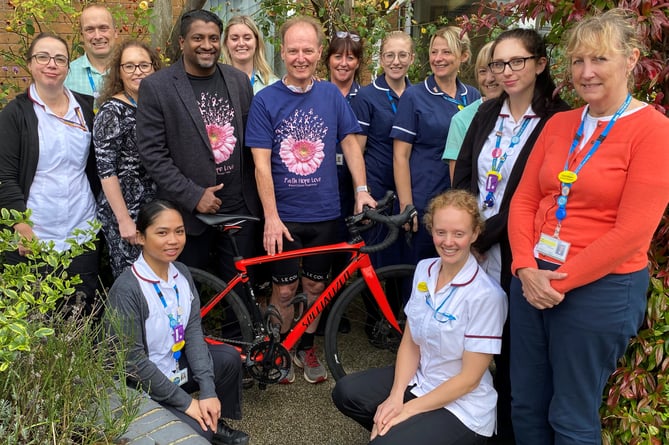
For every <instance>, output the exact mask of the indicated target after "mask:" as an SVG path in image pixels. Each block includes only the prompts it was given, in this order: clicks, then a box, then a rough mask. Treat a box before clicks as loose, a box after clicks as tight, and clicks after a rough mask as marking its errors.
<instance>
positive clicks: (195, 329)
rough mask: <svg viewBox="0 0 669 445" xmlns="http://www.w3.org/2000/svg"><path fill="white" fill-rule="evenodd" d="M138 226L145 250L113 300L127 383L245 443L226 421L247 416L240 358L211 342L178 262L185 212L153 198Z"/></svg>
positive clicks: (205, 429) (216, 436)
mask: <svg viewBox="0 0 669 445" xmlns="http://www.w3.org/2000/svg"><path fill="white" fill-rule="evenodd" d="M136 226H137V238H138V240H139V243H140V244H141V246H142V253H141V255H140V256H139V258H138V259H137V261H135V262H134V263H133V265H132V267H130V268H129V269H127V270H126V271H125V272H123V273H122V274H121V275H120V276H119V277H118V279H117V280H116V282H115V283H114V285H113V286H112V288H111V289H110V291H109V300H108V306H109V308H108V314H109V316H108V322H109V325H110V327H111V329H112V331H115V332H116V334H117V337H118V338H119V340H120V342H121V344H122V345H123V346H124V347H125V348H126V349H127V364H126V370H127V373H128V382H129V384H132V385H135V386H137V387H139V388H140V389H142V390H144V391H146V392H147V394H148V395H149V396H150V397H151V398H152V399H153V400H155V401H156V402H158V403H160V404H161V405H162V406H164V407H165V408H167V409H168V410H170V411H171V412H173V413H174V414H175V415H176V416H177V417H179V418H180V419H182V420H183V421H184V422H186V423H187V424H188V425H190V426H191V427H192V428H193V430H194V431H196V432H197V433H198V434H200V435H201V436H203V437H205V438H206V439H207V440H209V441H213V443H221V444H234V445H245V444H247V443H248V441H249V436H248V435H247V434H246V433H243V432H241V431H236V430H233V429H232V428H230V427H229V426H228V425H227V424H226V423H225V422H224V421H223V420H222V417H225V418H232V419H239V418H241V382H242V380H241V379H242V365H241V359H240V357H239V354H238V353H237V352H236V351H235V349H234V348H232V347H231V346H228V345H216V346H211V345H207V343H205V341H204V336H203V334H202V326H201V319H200V302H199V297H198V295H197V291H196V290H195V286H194V284H193V279H192V277H191V275H190V273H189V271H188V268H187V267H186V266H185V265H183V264H181V263H178V262H175V260H176V259H177V257H178V256H179V254H180V253H181V251H182V250H183V247H184V244H185V240H186V232H185V229H184V223H183V220H182V218H181V214H180V213H179V211H178V210H177V209H176V207H175V206H174V205H173V204H172V203H169V202H166V201H153V202H150V203H148V204H146V205H144V207H142V209H141V210H140V212H139V215H138V217H137V223H136ZM198 390H199V396H198V398H197V399H196V398H193V397H192V396H191V393H193V392H195V391H198Z"/></svg>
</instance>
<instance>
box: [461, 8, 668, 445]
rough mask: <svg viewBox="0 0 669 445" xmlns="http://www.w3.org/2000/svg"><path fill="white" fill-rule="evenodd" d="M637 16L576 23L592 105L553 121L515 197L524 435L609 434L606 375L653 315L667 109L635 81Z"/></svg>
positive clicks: (572, 61) (598, 439) (512, 219)
mask: <svg viewBox="0 0 669 445" xmlns="http://www.w3.org/2000/svg"><path fill="white" fill-rule="evenodd" d="M637 23H639V22H638V20H637V17H636V16H629V15H627V14H626V13H625V12H624V11H622V10H619V9H613V10H610V11H607V12H606V13H603V14H598V15H595V16H592V17H587V18H585V19H583V20H582V21H580V22H579V23H577V24H575V26H574V28H572V31H571V33H570V34H569V37H568V40H567V44H566V48H565V56H566V59H567V62H568V64H569V67H570V70H571V80H572V83H573V85H574V89H575V90H576V93H577V94H578V95H579V96H580V98H581V99H582V100H583V101H584V102H585V103H586V105H585V106H584V107H580V108H578V109H576V110H573V111H569V112H565V113H559V114H556V115H555V116H553V118H552V119H550V120H549V121H548V123H546V126H545V127H544V129H543V131H542V132H541V135H539V138H538V139H537V142H536V144H534V148H533V150H532V153H531V155H530V157H529V159H528V161H527V166H526V168H525V172H524V174H523V178H522V180H521V181H520V184H519V185H518V189H517V190H516V193H515V194H514V197H513V201H512V202H511V211H510V213H509V227H512V228H513V230H512V231H511V232H510V233H509V238H510V241H511V248H512V251H513V266H512V267H513V269H512V270H513V272H514V274H515V276H516V277H517V278H513V281H512V283H511V302H510V309H511V386H512V389H513V402H512V405H513V411H512V416H513V429H514V432H515V434H516V441H517V443H518V444H548V445H552V444H567V443H569V444H576V443H578V444H592V445H594V444H601V443H602V436H601V421H600V416H599V409H600V407H601V404H602V393H603V391H604V386H605V385H606V382H607V380H608V379H609V377H610V375H611V373H612V372H613V371H614V370H615V368H616V366H617V362H618V359H619V358H620V357H621V356H622V355H623V354H624V353H625V349H626V348H627V345H628V343H629V339H630V338H631V337H633V336H634V335H636V333H637V331H638V329H639V327H640V326H641V323H642V321H643V318H644V313H645V310H646V304H647V297H646V292H647V289H648V281H649V277H648V246H649V244H650V240H651V238H652V237H653V233H654V232H655V229H656V227H657V224H658V222H659V221H660V219H661V218H662V215H663V214H664V212H665V210H666V207H667V202H668V201H669V175H667V174H666V173H665V172H667V171H669V156H668V155H667V140H669V121H668V120H667V118H666V116H664V115H663V114H662V113H659V112H658V111H657V110H655V109H654V108H653V107H652V106H649V105H648V104H647V103H644V102H641V101H640V100H637V99H635V98H633V97H632V96H631V94H630V87H631V86H632V85H633V80H634V76H633V73H634V70H635V67H636V66H637V63H638V62H639V58H640V56H641V54H642V53H643V50H642V45H641V42H640V41H639V37H640V36H641V30H638V29H636V24H637ZM644 96H645V93H644ZM458 162H459V161H458Z"/></svg>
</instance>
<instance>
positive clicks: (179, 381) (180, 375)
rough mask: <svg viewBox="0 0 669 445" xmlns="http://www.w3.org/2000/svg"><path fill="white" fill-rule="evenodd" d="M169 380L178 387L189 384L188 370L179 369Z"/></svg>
mask: <svg viewBox="0 0 669 445" xmlns="http://www.w3.org/2000/svg"><path fill="white" fill-rule="evenodd" d="M169 379H170V380H171V381H172V383H174V384H175V385H177V386H181V385H183V384H184V383H186V382H188V368H184V369H177V370H176V371H174V372H172V374H170V376H169Z"/></svg>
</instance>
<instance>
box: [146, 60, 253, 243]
mask: <svg viewBox="0 0 669 445" xmlns="http://www.w3.org/2000/svg"><path fill="white" fill-rule="evenodd" d="M217 69H218V72H219V73H220V74H221V76H222V77H223V81H224V82H225V84H226V86H227V89H228V94H229V96H230V104H231V106H232V107H233V109H234V112H235V121H234V125H235V127H236V128H237V133H238V135H239V137H240V138H241V140H240V143H241V146H242V156H241V158H242V166H241V170H242V181H243V184H242V190H243V197H244V201H245V203H246V206H247V207H248V209H249V211H250V212H251V213H252V214H253V215H254V216H260V215H261V207H260V200H259V198H258V191H257V188H256V183H255V166H254V164H253V158H252V156H251V153H250V152H251V150H249V149H247V148H246V147H245V146H244V139H243V138H244V130H245V126H246V118H247V116H248V113H249V108H250V106H251V100H252V99H253V90H252V89H251V84H250V82H249V79H248V77H247V76H246V74H244V73H242V72H241V71H239V70H238V69H236V68H233V67H232V66H229V65H223V64H218V65H217ZM137 147H138V150H139V156H140V159H141V161H142V163H143V164H144V166H145V167H146V170H147V171H148V173H149V174H150V175H151V177H152V178H153V180H154V181H155V182H156V184H157V185H158V198H161V199H167V200H170V201H172V202H175V203H177V204H178V205H179V207H180V208H181V212H182V215H183V218H184V224H185V226H186V233H188V234H189V235H199V234H201V233H202V232H204V230H205V228H206V226H205V225H204V224H203V223H202V222H200V221H199V220H198V219H197V218H195V212H196V210H195V208H196V207H197V203H198V202H199V201H200V198H201V197H202V195H203V194H204V190H205V188H207V187H211V186H214V185H216V164H215V162H214V155H213V153H212V150H211V145H210V144H209V137H208V136H207V130H206V128H205V124H204V121H203V120H202V117H201V115H200V111H199V108H198V104H197V100H196V98H195V95H194V93H193V88H192V87H191V84H190V81H189V80H188V76H187V74H186V70H185V67H184V64H183V59H179V60H178V61H177V62H175V63H174V64H173V65H171V66H169V67H168V68H165V69H163V70H160V71H158V72H156V73H154V74H152V75H150V76H148V77H147V78H146V79H144V80H142V83H141V84H140V88H139V101H138V107H137Z"/></svg>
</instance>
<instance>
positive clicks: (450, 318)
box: [425, 285, 458, 323]
mask: <svg viewBox="0 0 669 445" xmlns="http://www.w3.org/2000/svg"><path fill="white" fill-rule="evenodd" d="M457 289H458V288H457V287H456V286H453V285H451V291H450V292H449V293H448V295H446V298H444V301H442V302H441V304H440V305H439V307H437V308H436V309H435V308H434V307H432V304H430V294H429V293H428V294H427V295H426V296H425V303H427V306H428V307H429V308H430V309H432V310H433V311H434V313H433V314H432V316H433V317H434V319H435V320H437V321H439V322H440V323H445V322H447V321H452V320H455V316H453V314H449V313H444V312H439V311H440V310H441V308H442V307H444V305H445V304H446V302H447V301H448V300H450V298H451V297H452V296H453V294H454V293H455V291H456V290H457ZM437 315H441V316H442V317H446V320H444V321H440V320H439V319H438V318H437Z"/></svg>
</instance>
